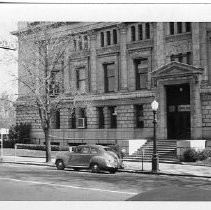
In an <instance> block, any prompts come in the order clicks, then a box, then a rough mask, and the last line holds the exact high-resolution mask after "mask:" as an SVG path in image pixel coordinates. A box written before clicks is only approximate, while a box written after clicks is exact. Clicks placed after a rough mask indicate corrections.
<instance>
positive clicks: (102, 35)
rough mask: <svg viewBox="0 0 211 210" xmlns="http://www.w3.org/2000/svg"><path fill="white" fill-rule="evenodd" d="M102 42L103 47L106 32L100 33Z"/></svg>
mask: <svg viewBox="0 0 211 210" xmlns="http://www.w3.org/2000/svg"><path fill="white" fill-rule="evenodd" d="M100 42H101V47H104V32H101V33H100Z"/></svg>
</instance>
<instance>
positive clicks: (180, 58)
mask: <svg viewBox="0 0 211 210" xmlns="http://www.w3.org/2000/svg"><path fill="white" fill-rule="evenodd" d="M171 61H177V62H180V63H186V64H189V65H191V64H192V55H191V52H187V53H185V54H182V53H179V54H177V55H171Z"/></svg>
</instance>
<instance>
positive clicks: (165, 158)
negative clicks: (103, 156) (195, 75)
mask: <svg viewBox="0 0 211 210" xmlns="http://www.w3.org/2000/svg"><path fill="white" fill-rule="evenodd" d="M176 142H177V141H176V140H157V153H158V157H159V161H160V162H178V161H179V160H178V159H177V157H176V147H177V144H176ZM143 151H144V153H143ZM152 154H153V141H152V140H148V141H147V142H146V143H145V144H144V145H143V146H142V147H140V148H139V149H138V150H137V151H136V152H134V153H133V154H132V155H130V156H128V157H127V158H126V159H130V160H134V161H135V160H137V161H138V160H142V158H143V159H144V161H151V160H152Z"/></svg>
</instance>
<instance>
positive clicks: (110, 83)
mask: <svg viewBox="0 0 211 210" xmlns="http://www.w3.org/2000/svg"><path fill="white" fill-rule="evenodd" d="M104 71H105V92H106V93H108V92H114V89H115V65H114V63H112V64H105V65H104Z"/></svg>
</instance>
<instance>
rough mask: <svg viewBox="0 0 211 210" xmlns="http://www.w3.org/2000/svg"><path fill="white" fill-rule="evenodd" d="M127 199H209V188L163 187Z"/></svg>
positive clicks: (210, 191)
mask: <svg viewBox="0 0 211 210" xmlns="http://www.w3.org/2000/svg"><path fill="white" fill-rule="evenodd" d="M128 201H211V190H206V189H199V188H197V189H196V188H194V187H179V186H178V187H173V188H172V187H163V188H159V189H155V190H151V191H148V192H144V193H140V194H138V195H136V196H134V197H131V198H129V199H128Z"/></svg>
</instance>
